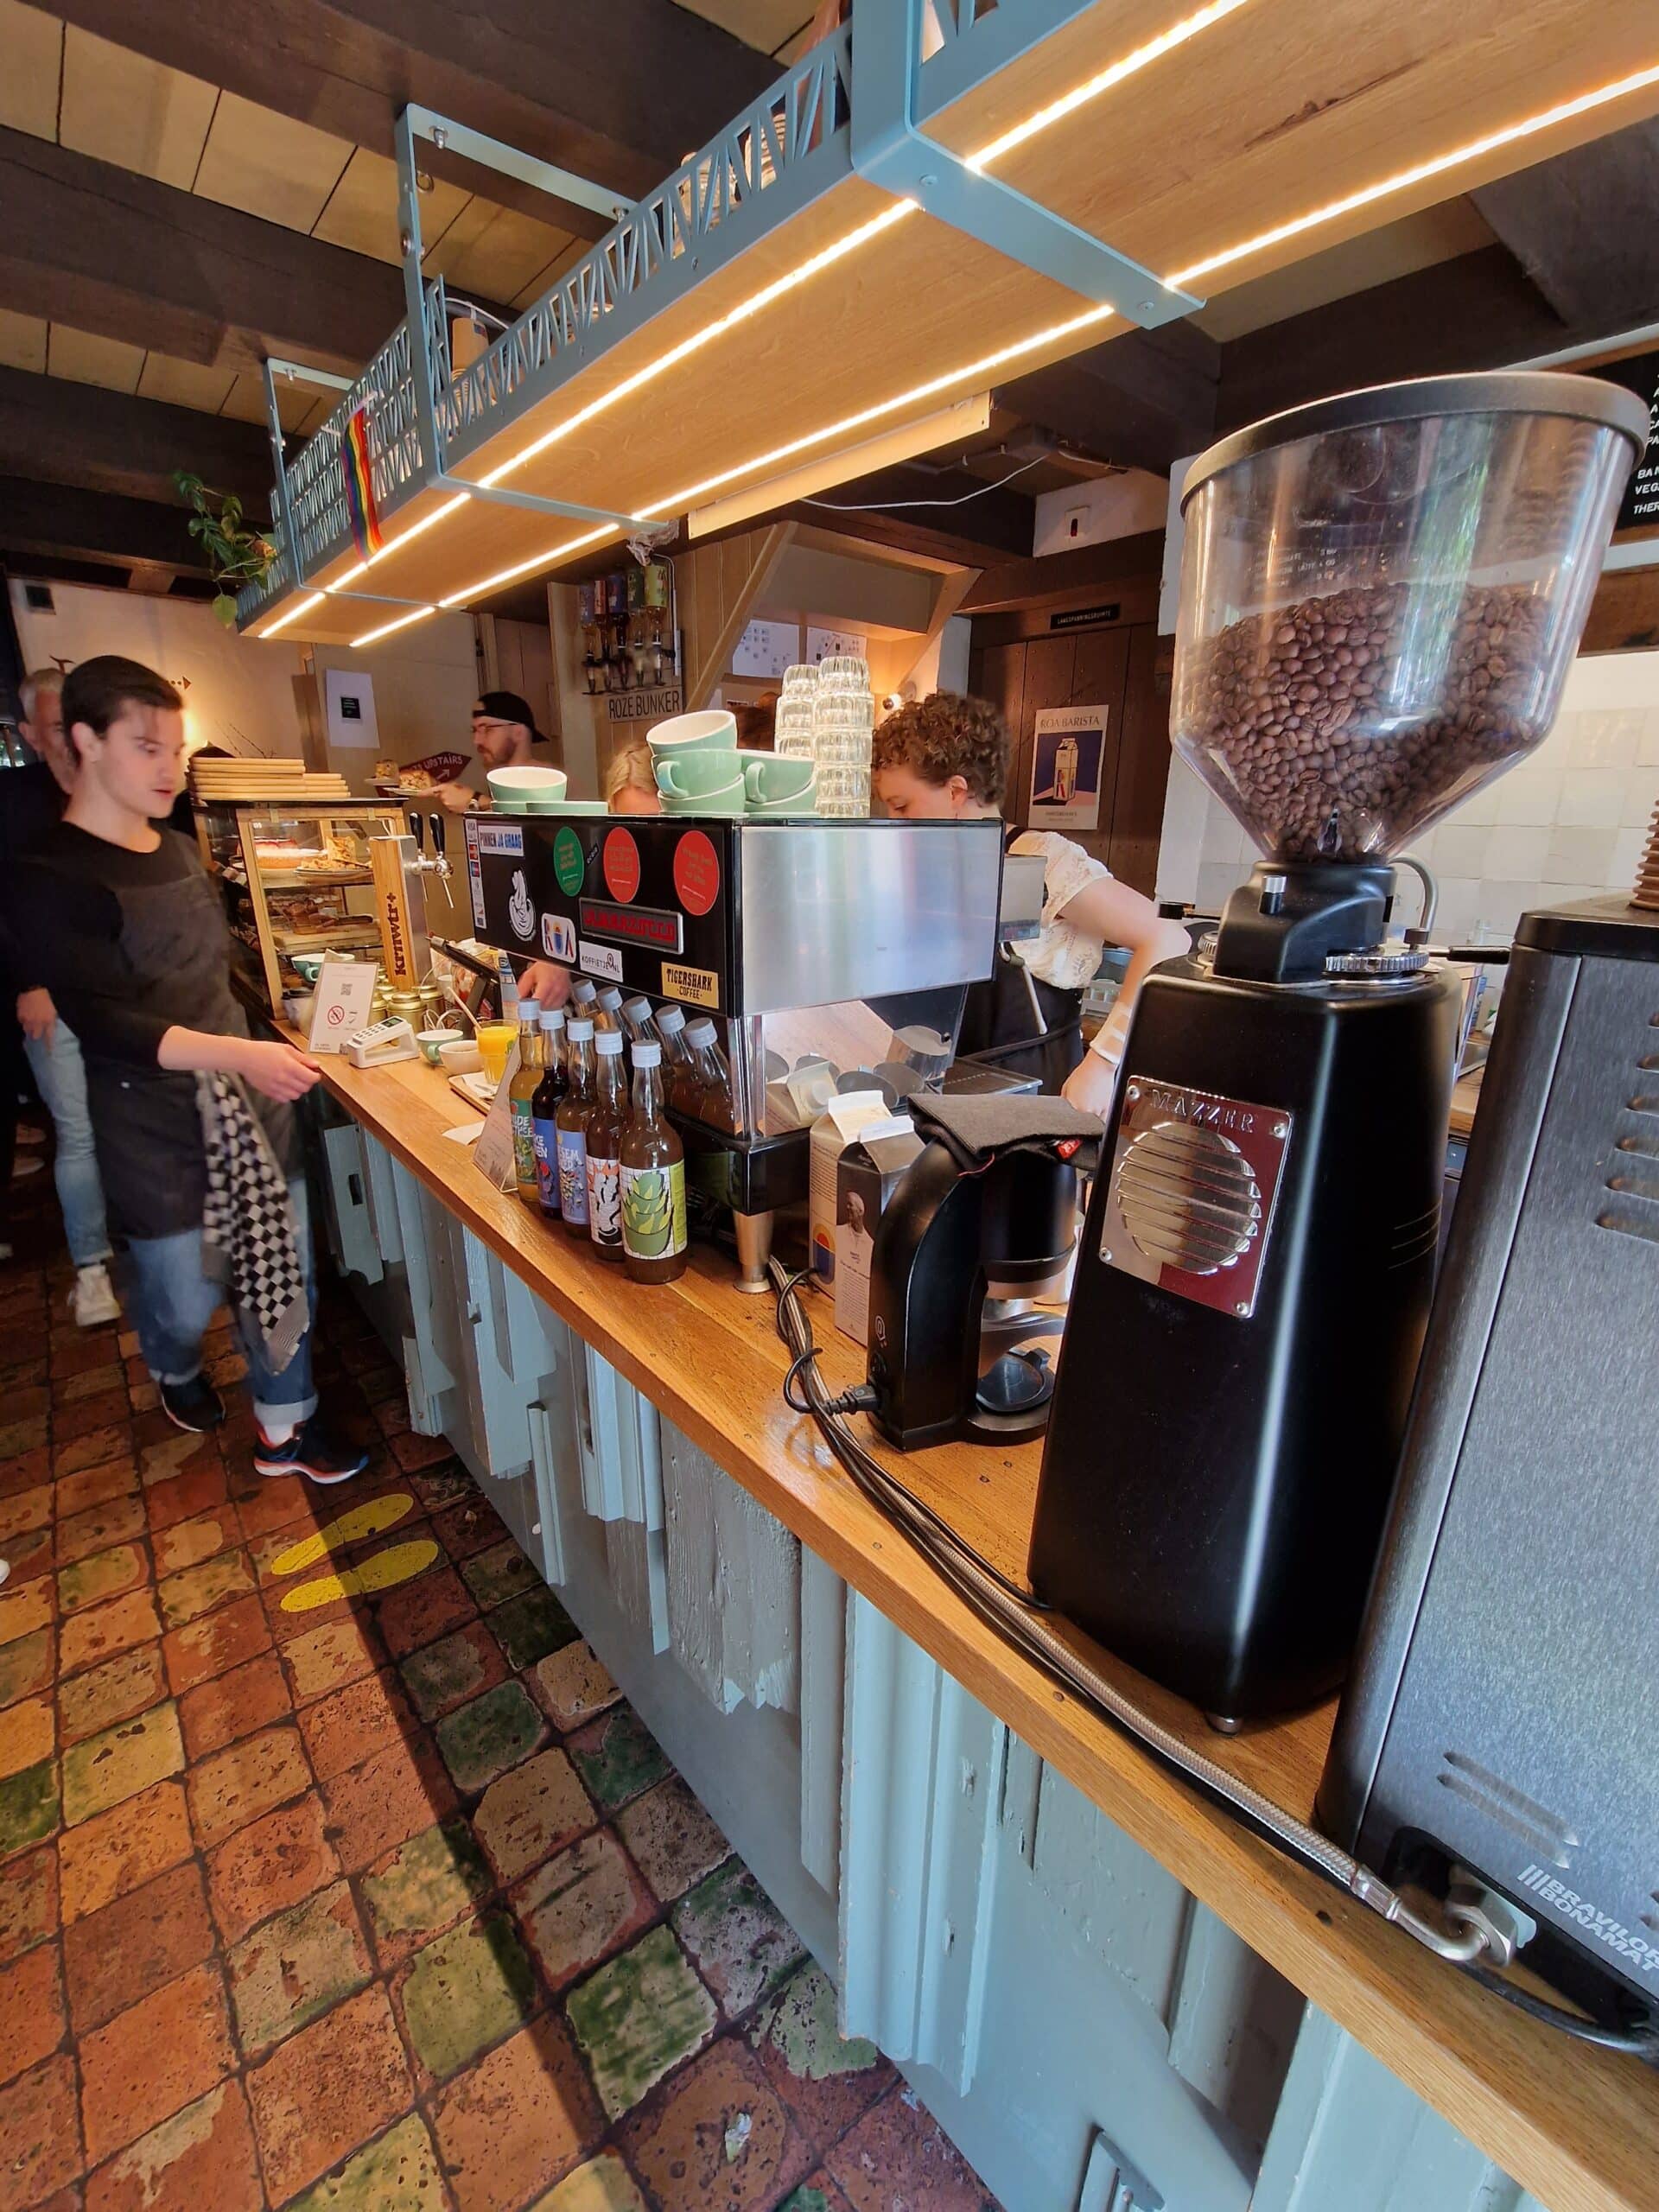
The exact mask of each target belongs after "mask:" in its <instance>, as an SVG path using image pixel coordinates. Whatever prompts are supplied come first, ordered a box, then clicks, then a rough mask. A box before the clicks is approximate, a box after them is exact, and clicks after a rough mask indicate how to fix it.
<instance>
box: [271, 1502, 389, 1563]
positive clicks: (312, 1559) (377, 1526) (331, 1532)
mask: <svg viewBox="0 0 1659 2212" xmlns="http://www.w3.org/2000/svg"><path fill="white" fill-rule="evenodd" d="M414 1503H415V1500H414V1498H413V1497H412V1496H411V1495H410V1492H409V1491H404V1490H396V1491H390V1492H389V1493H388V1494H387V1496H386V1497H372V1498H370V1499H369V1500H368V1501H367V1503H365V1504H363V1505H354V1506H353V1508H352V1510H351V1511H350V1512H349V1513H342V1514H341V1515H340V1518H339V1520H338V1521H327V1522H324V1523H323V1525H322V1527H321V1529H318V1530H317V1531H316V1532H315V1535H309V1536H302V1538H301V1539H300V1541H299V1542H298V1543H297V1544H290V1545H289V1548H288V1549H287V1550H286V1551H285V1552H279V1553H278V1554H277V1556H276V1558H275V1559H274V1560H272V1561H271V1562H270V1573H272V1574H297V1573H299V1571H300V1569H301V1568H302V1567H315V1565H316V1563H317V1561H318V1560H320V1559H327V1557H328V1555H329V1554H330V1553H331V1552H343V1551H344V1550H345V1548H346V1545H347V1544H355V1543H357V1542H359V1541H360V1540H361V1539H362V1538H363V1537H365V1536H378V1535H379V1534H380V1532H381V1530H382V1529H391V1528H394V1527H395V1526H396V1525H397V1522H399V1521H401V1520H402V1519H403V1517H404V1514H406V1513H408V1512H410V1510H412V1508H413V1506H414Z"/></svg>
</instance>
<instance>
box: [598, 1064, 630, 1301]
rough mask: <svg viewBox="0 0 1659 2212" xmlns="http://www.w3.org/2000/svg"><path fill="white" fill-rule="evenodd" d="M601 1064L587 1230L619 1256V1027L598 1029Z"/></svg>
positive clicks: (611, 1256)
mask: <svg viewBox="0 0 1659 2212" xmlns="http://www.w3.org/2000/svg"><path fill="white" fill-rule="evenodd" d="M594 1052H595V1053H596V1054H597V1056H598V1061H599V1065H598V1068H597V1070H596V1071H595V1074H594V1103H593V1105H592V1107H591V1109H589V1112H588V1236H589V1237H590V1238H591V1239H592V1241H593V1246H594V1250H595V1251H596V1252H597V1253H598V1254H599V1255H601V1258H603V1259H607V1260H620V1258H621V1257H622V1128H623V1124H624V1123H625V1122H626V1120H627V1118H628V1090H627V1077H626V1073H625V1071H624V1070H623V1066H622V1032H621V1031H620V1029H601V1030H600V1031H599V1032H598V1033H597V1034H596V1036H595V1037H594Z"/></svg>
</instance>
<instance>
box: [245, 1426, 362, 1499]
mask: <svg viewBox="0 0 1659 2212" xmlns="http://www.w3.org/2000/svg"><path fill="white" fill-rule="evenodd" d="M258 1434H259V1440H258V1442H257V1444H256V1445H255V1446H254V1447H253V1471H254V1472H255V1474H257V1475H304V1476H305V1477H306V1478H307V1479H308V1481H311V1482H314V1483H348V1482H350V1480H351V1478H352V1477H353V1475H360V1474H361V1473H362V1471H363V1470H364V1468H365V1467H366V1466H367V1465H368V1464H369V1455H368V1453H367V1452H364V1451H361V1450H359V1447H358V1446H356V1445H355V1444H346V1443H344V1442H343V1441H342V1440H340V1438H338V1437H335V1436H331V1435H330V1434H329V1433H328V1431H327V1428H326V1427H324V1426H323V1424H322V1422H321V1421H319V1419H318V1418H317V1416H316V1414H312V1416H311V1418H310V1420H309V1421H302V1422H301V1423H300V1425H299V1427H297V1428H296V1430H295V1432H294V1433H293V1434H292V1436H285V1437H284V1438H283V1440H282V1442H281V1443H280V1444H273V1443H272V1442H271V1441H270V1439H269V1438H268V1437H267V1436H266V1434H265V1432H264V1429H261V1430H260V1431H259V1433H258Z"/></svg>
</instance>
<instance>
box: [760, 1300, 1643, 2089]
mask: <svg viewBox="0 0 1659 2212" xmlns="http://www.w3.org/2000/svg"><path fill="white" fill-rule="evenodd" d="M772 1279H773V1281H774V1282H776V1283H777V1285H778V1302H777V1308H776V1319H777V1325H778V1333H779V1337H780V1338H782V1339H783V1341H784V1344H785V1346H786V1347H787V1348H788V1349H789V1351H790V1352H791V1355H792V1357H791V1360H790V1364H789V1370H788V1373H787V1374H786V1375H785V1379H784V1395H785V1401H786V1402H787V1403H788V1405H789V1406H790V1408H791V1411H793V1412H796V1413H798V1414H805V1415H809V1416H810V1418H811V1420H812V1421H814V1422H815V1423H816V1425H817V1429H818V1432H819V1433H820V1434H821V1435H822V1437H823V1440H824V1442H825V1444H826V1445H827V1446H829V1450H830V1452H832V1454H833V1455H834V1457H835V1459H836V1461H837V1462H838V1463H839V1465H841V1466H842V1467H843V1468H844V1469H845V1470H846V1471H847V1473H848V1474H849V1476H850V1477H851V1478H852V1479H853V1481H854V1482H855V1484H857V1486H858V1488H859V1490H860V1491H861V1492H862V1493H863V1495H864V1496H865V1497H868V1499H869V1500H870V1502H871V1503H872V1504H874V1506H876V1507H877V1509H878V1510H880V1512H881V1513H882V1514H883V1516H885V1517H886V1518H887V1520H889V1521H890V1522H892V1523H893V1526H894V1527H895V1528H897V1529H898V1530H899V1533H900V1535H903V1536H905V1537H906V1539H907V1540H908V1541H909V1542H910V1543H911V1544H912V1546H913V1547H914V1548H915V1549H916V1550H917V1551H918V1553H919V1554H921V1556H922V1557H923V1558H924V1559H925V1560H927V1561H928V1563H929V1564H930V1565H931V1567H933V1568H934V1569H935V1571H936V1572H937V1573H939V1574H941V1575H942V1576H943V1577H944V1580H945V1581H946V1582H947V1583H949V1585H950V1587H951V1588H952V1589H953V1590H954V1591H955V1592H956V1593H957V1596H958V1597H960V1598H961V1599H963V1603H964V1604H965V1605H968V1606H969V1609H970V1610H971V1611H973V1612H974V1613H975V1615H976V1617H977V1618H979V1619H980V1620H982V1621H983V1622H984V1623H985V1624H986V1625H987V1626H988V1627H989V1628H991V1629H994V1630H995V1631H996V1633H997V1634H998V1635H999V1636H1001V1637H1002V1638H1003V1640H1004V1641H1005V1642H1006V1643H1009V1644H1010V1645H1012V1646H1013V1647H1014V1649H1016V1650H1018V1651H1020V1652H1021V1653H1022V1654H1023V1656H1025V1657H1027V1659H1029V1660H1031V1661H1032V1662H1033V1664H1034V1665H1036V1666H1038V1667H1040V1668H1041V1669H1043V1670H1044V1672H1045V1673H1046V1674H1047V1675H1049V1676H1050V1677H1051V1678H1052V1680H1054V1681H1058V1683H1059V1684H1060V1685H1061V1686H1062V1688H1065V1690H1066V1692H1067V1693H1068V1694H1070V1695H1071V1696H1073V1697H1076V1698H1077V1700H1078V1702H1079V1703H1080V1704H1082V1705H1083V1706H1084V1707H1085V1708H1086V1709H1087V1710H1088V1711H1090V1712H1091V1713H1094V1714H1095V1715H1096V1717H1097V1718H1099V1719H1103V1720H1105V1721H1107V1722H1109V1724H1110V1725H1112V1726H1115V1727H1116V1728H1117V1729H1118V1730H1119V1731H1120V1732H1122V1733H1123V1734H1125V1735H1128V1736H1129V1737H1130V1738H1132V1739H1133V1740H1134V1741H1135V1743H1136V1744H1137V1745H1139V1746H1140V1748H1141V1750H1143V1751H1147V1752H1149V1753H1150V1754H1151V1756H1152V1757H1153V1758H1155V1759H1156V1760H1157V1761H1158V1763H1159V1764H1160V1765H1161V1766H1163V1767H1164V1768H1165V1769H1166V1770H1168V1771H1169V1772H1171V1773H1173V1774H1174V1775H1176V1776H1178V1777H1179V1779H1180V1780H1182V1781H1183V1782H1185V1783H1186V1784H1187V1785H1188V1786H1189V1787H1190V1788H1192V1789H1196V1790H1197V1791H1198V1794H1199V1795H1200V1796H1203V1797H1204V1798H1205V1799H1206V1801H1208V1802H1211V1803H1212V1804H1216V1805H1217V1806H1219V1807H1220V1808H1222V1809H1223V1810H1224V1811H1225V1812H1227V1813H1228V1814H1229V1815H1230V1816H1231V1817H1233V1818H1234V1819H1236V1820H1239V1821H1243V1824H1244V1825H1245V1826H1246V1827H1248V1828H1249V1830H1250V1831H1251V1833H1252V1834H1256V1835H1258V1836H1260V1837H1261V1838H1262V1840H1263V1841H1265V1842H1267V1843H1268V1844H1270V1845H1271V1846H1272V1847H1274V1849H1275V1850H1277V1851H1280V1852H1281V1853H1284V1855H1285V1856H1286V1857H1287V1858H1290V1859H1294V1861H1295V1862H1296V1863H1297V1864H1298V1865H1299V1866H1305V1867H1306V1868H1308V1869H1309V1870H1310V1871H1312V1872H1314V1873H1317V1874H1319V1876H1320V1877H1321V1878H1323V1879H1324V1880H1325V1881H1328V1882H1330V1883H1332V1885H1333V1886H1335V1887H1337V1888H1338V1889H1342V1890H1344V1891H1346V1892H1347V1893H1348V1894H1350V1895H1352V1896H1356V1897H1359V1898H1360V1899H1361V1901H1362V1902H1363V1903H1364V1904H1369V1905H1370V1906H1371V1907H1372V1908H1373V1909H1374V1910H1377V1911H1378V1912H1380V1913H1381V1914H1382V1915H1383V1917H1384V1918H1387V1919H1390V1920H1393V1921H1395V1923H1397V1924H1398V1925H1400V1926H1402V1927H1403V1928H1404V1929H1406V1930H1407V1932H1408V1933H1409V1934H1411V1935H1413V1936H1415V1937H1416V1939H1417V1940H1418V1941H1419V1942H1423V1943H1425V1944H1426V1945H1427V1948H1430V1949H1432V1950H1433V1951H1434V1952H1435V1953H1436V1955H1438V1956H1440V1957H1441V1958H1443V1959H1445V1960H1446V1962H1447V1963H1448V1964H1450V1965H1452V1966H1455V1967H1458V1968H1459V1971H1461V1972H1462V1973H1464V1974H1467V1975H1468V1976H1469V1977H1470V1979H1471V1980H1474V1981H1478V1983H1479V1984H1480V1986H1481V1987H1482V1988H1484V1989H1487V1990H1490V1991H1491V1993H1492V1995H1493V1996H1494V1997H1497V1998H1501V1999H1503V2002H1504V2003H1505V2004H1506V2005H1512V2006H1514V2007H1515V2009H1516V2011H1518V2012H1524V2013H1525V2014H1526V2015H1527V2016H1528V2017H1529V2018H1531V2019H1535V2020H1537V2021H1539V2022H1541V2024H1543V2025H1544V2026H1546V2027H1551V2028H1554V2029H1555V2030H1556V2031H1558V2032H1559V2033H1560V2034H1562V2035H1567V2036H1570V2037H1573V2039H1574V2040H1575V2041H1577V2042H1580V2043H1586V2044H1594V2045H1596V2046H1598V2047H1599V2048H1600V2049H1602V2050H1614V2051H1622V2052H1626V2053H1628V2054H1630V2056H1636V2057H1640V2058H1643V2059H1645V2060H1647V2061H1649V2063H1653V2062H1654V2061H1656V2060H1659V2024H1656V2022H1655V2020H1654V2018H1653V2015H1652V2014H1650V2013H1644V2014H1640V2015H1637V2016H1636V2017H1633V2018H1631V2019H1630V2022H1629V2024H1628V2025H1626V2026H1624V2027H1620V2028H1605V2027H1603V2026H1601V2025H1600V2024H1599V2022H1597V2021H1594V2020H1590V2019H1586V2018H1583V2017H1582V2016H1581V2015H1580V2014H1578V2013H1576V2012H1567V2011H1566V2010H1565V2009H1564V2008H1563V2007H1562V2006H1560V2005H1553V2004H1551V2003H1549V2002H1548V2000H1547V1999H1543V1998H1541V1997H1535V1996H1534V1995H1533V1993H1531V1992H1530V1991H1529V1990H1528V1989H1525V1988H1523V1987H1522V1986H1521V1985H1520V1984H1519V1983H1517V1982H1514V1981H1511V1980H1509V1979H1508V1978H1507V1977H1506V1976H1505V1975H1503V1974H1498V1973H1495V1972H1494V1971H1493V1970H1492V1969H1491V1968H1490V1967H1486V1966H1484V1965H1483V1964H1482V1963H1481V1955H1482V1951H1483V1949H1484V1944H1483V1943H1482V1942H1481V1940H1480V1939H1479V1937H1478V1936H1474V1935H1472V1934H1470V1933H1469V1931H1468V1924H1467V1923H1460V1925H1462V1926H1463V1928H1464V1929H1465V1936H1466V1939H1467V1940H1466V1941H1465V1942H1464V1943H1463V1945H1462V1946H1461V1947H1460V1948H1459V1945H1458V1944H1457V1942H1456V1941H1455V1939H1448V1938H1447V1937H1446V1935H1445V1932H1444V1931H1443V1930H1438V1929H1434V1928H1433V1927H1432V1925H1431V1924H1430V1923H1426V1922H1425V1921H1424V1920H1423V1918H1422V1916H1421V1914H1420V1913H1418V1912H1416V1911H1414V1910H1411V1909H1410V1908H1408V1907H1407V1906H1406V1905H1405V1904H1404V1903H1403V1901H1402V1900H1401V1899H1399V1898H1397V1897H1395V1895H1394V1893H1393V1892H1392V1891H1390V1889H1389V1885H1387V1884H1386V1883H1384V1882H1383V1879H1382V1878H1381V1877H1380V1876H1378V1875H1376V1874H1372V1873H1370V1872H1369V1871H1368V1870H1366V1869H1364V1868H1362V1867H1359V1866H1357V1865H1355V1863H1354V1862H1353V1861H1352V1860H1351V1859H1349V1858H1348V1856H1347V1854H1346V1853H1343V1852H1341V1851H1340V1850H1339V1849H1338V1847H1337V1846H1335V1845H1333V1844H1332V1843H1330V1842H1329V1841H1328V1840H1327V1839H1325V1838H1324V1837H1321V1836H1319V1835H1318V1834H1315V1833H1314V1832H1313V1831H1311V1830H1308V1829H1306V1828H1305V1827H1303V1825H1302V1824H1301V1823H1300V1822H1295V1821H1293V1820H1292V1819H1291V1816H1289V1815H1285V1814H1283V1813H1282V1812H1281V1811H1280V1810H1279V1808H1269V1807H1268V1805H1267V1803H1266V1801H1265V1800H1262V1799H1261V1798H1260V1797H1259V1796H1258V1795H1257V1793H1255V1792H1254V1791H1251V1790H1249V1789H1246V1788H1245V1787H1244V1786H1243V1785H1240V1784H1238V1783H1236V1781H1235V1780H1234V1779H1233V1778H1232V1777H1226V1776H1224V1774H1223V1773H1222V1771H1221V1770H1219V1769H1218V1768H1217V1767H1216V1766H1215V1764H1214V1763H1213V1762H1211V1761H1208V1760H1205V1759H1204V1758H1203V1757H1202V1755H1200V1754H1196V1753H1192V1752H1190V1751H1186V1750H1185V1747H1184V1746H1181V1745H1179V1744H1178V1743H1177V1742H1176V1741H1175V1740H1174V1739H1173V1738H1169V1737H1168V1736H1167V1733H1166V1732H1165V1731H1163V1730H1161V1729H1160V1728H1159V1726H1158V1725H1157V1724H1156V1723H1154V1722H1152V1721H1151V1720H1150V1719H1145V1718H1143V1717H1141V1716H1139V1715H1138V1714H1135V1709H1134V1708H1133V1707H1129V1706H1128V1703H1127V1700H1122V1709H1121V1710H1113V1709H1111V1708H1110V1707H1108V1706H1107V1705H1106V1704H1104V1703H1103V1700H1102V1696H1101V1694H1097V1692H1096V1690H1095V1688H1092V1687H1091V1685H1090V1681H1089V1679H1088V1677H1087V1675H1086V1673H1085V1672H1084V1669H1083V1667H1082V1665H1081V1663H1080V1662H1076V1661H1073V1660H1071V1658H1070V1655H1064V1654H1057V1652H1056V1650H1055V1649H1054V1648H1053V1646H1052V1643H1051V1644H1048V1645H1045V1644H1044V1643H1042V1642H1041V1641H1039V1638H1038V1637H1037V1636H1036V1633H1035V1624H1036V1623H1037V1621H1038V1620H1039V1618H1040V1617H1041V1616H1042V1615H1044V1614H1046V1613H1050V1612H1052V1607H1050V1606H1047V1605H1044V1604H1043V1603H1042V1601H1041V1600H1040V1599H1037V1598H1034V1597H1033V1595H1032V1593H1031V1592H1029V1591H1028V1590H1024V1589H1022V1588H1021V1587H1020V1585H1019V1584H1018V1583H1016V1582H1014V1581H1013V1580H1011V1579H1010V1578H1009V1577H1008V1576H1007V1575H1006V1574H1003V1573H1001V1571H1000V1570H999V1569H998V1568H996V1567H993V1566H992V1564H991V1563H990V1561H989V1560H987V1559H985V1558H984V1557H983V1556H982V1554H980V1553H978V1552H976V1550H975V1549H974V1548H973V1546H972V1545H971V1544H969V1542H968V1541H966V1539H965V1538H964V1537H963V1536H962V1535H959V1534H958V1533H957V1530H956V1529H953V1528H952V1527H951V1526H950V1522H948V1521H946V1520H945V1519H944V1516H942V1515H940V1514H939V1513H937V1512H936V1511H935V1510H934V1509H933V1508H932V1507H931V1505H929V1504H927V1503H926V1502H925V1500H924V1499H922V1498H919V1497H917V1495H916V1494H915V1492H914V1491H912V1490H911V1489H910V1488H909V1487H908V1486H907V1485H906V1484H904V1483H901V1482H900V1481H899V1479H898V1478H897V1477H896V1476H895V1475H894V1474H893V1471H891V1469H889V1468H887V1467H886V1466H884V1465H882V1463H881V1462H880V1460H879V1459H876V1458H875V1457H874V1454H873V1453H872V1452H869V1451H868V1450H867V1449H866V1448H865V1446H863V1445H862V1444H861V1442H860V1441H859V1440H858V1439H857V1437H855V1435H854V1434H853V1433H852V1431H851V1430H850V1429H849V1427H847V1425H846V1422H845V1421H844V1419H843V1418H842V1415H843V1414H844V1413H846V1412H849V1411H861V1410H868V1407H869V1403H870V1402H871V1401H872V1400H873V1399H874V1392H873V1391H871V1390H870V1389H869V1388H868V1385H860V1386H859V1387H858V1388H856V1389H852V1390H848V1391H843V1392H842V1395H840V1397H837V1398H832V1397H830V1395H829V1393H828V1392H827V1391H826V1390H825V1389H824V1388H823V1383H822V1382H821V1381H820V1380H819V1378H818V1372H817V1345H816V1343H815V1342H814V1338H813V1333H812V1324H811V1322H810V1320H809V1319H808V1318H807V1315H806V1312H805V1309H804V1306H802V1304H801V1300H800V1298H799V1295H798V1291H799V1286H800V1284H801V1283H802V1282H803V1281H804V1280H805V1276H804V1273H803V1274H794V1275H790V1274H785V1270H784V1269H783V1268H781V1267H780V1266H779V1264H778V1263H777V1262H773V1266H772ZM797 1383H799V1385H800V1389H801V1395H800V1396H799V1397H797V1396H796V1395H795V1386H796V1385H797ZM987 1582H988V1583H989V1584H990V1585H992V1586H994V1588H995V1590H996V1591H997V1592H1000V1593H1001V1600H1002V1602H1001V1604H1000V1605H999V1604H997V1603H995V1602H993V1601H992V1600H991V1599H990V1598H989V1596H988V1592H987V1590H986V1587H985V1585H986V1583H987ZM1010 1605H1011V1606H1012V1608H1013V1609H1014V1610H1013V1611H1008V1610H1007V1608H1008V1607H1009V1606H1010ZM1022 1617H1027V1618H1029V1619H1030V1620H1031V1622H1032V1624H1033V1626H1032V1630H1031V1631H1030V1632H1026V1630H1024V1628H1023V1625H1022ZM1160 1738H1161V1740H1160ZM1252 1799H1255V1802H1250V1801H1251V1800H1252ZM1292 1828H1295V1829H1300V1831H1301V1838H1300V1840H1299V1837H1298V1835H1297V1834H1293V1833H1290V1832H1289V1831H1290V1829H1292ZM1348 1869H1351V1870H1352V1871H1351V1872H1347V1871H1346V1870H1348Z"/></svg>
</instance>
